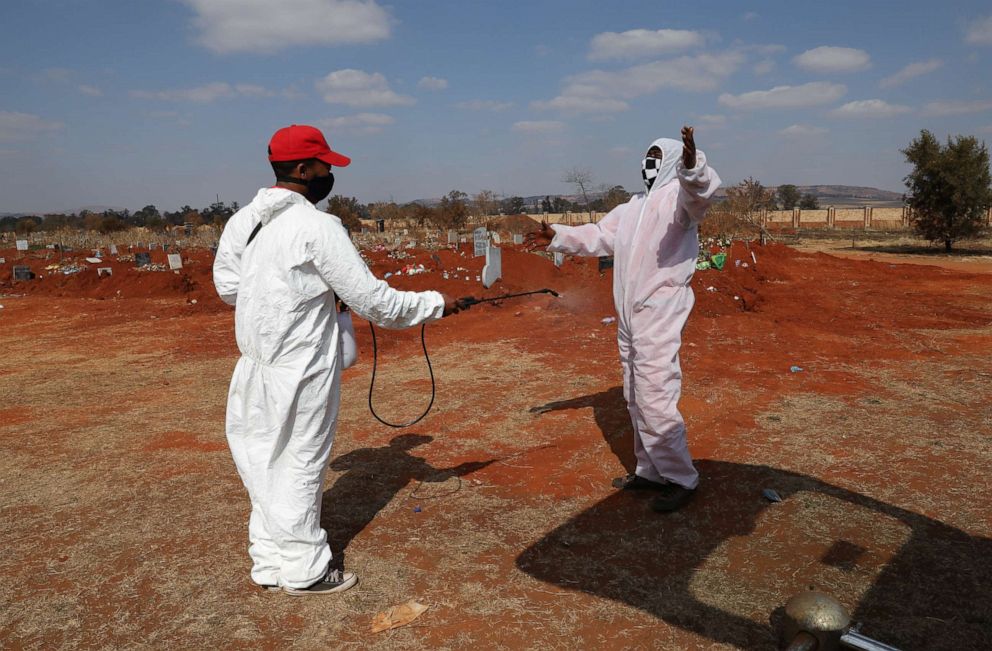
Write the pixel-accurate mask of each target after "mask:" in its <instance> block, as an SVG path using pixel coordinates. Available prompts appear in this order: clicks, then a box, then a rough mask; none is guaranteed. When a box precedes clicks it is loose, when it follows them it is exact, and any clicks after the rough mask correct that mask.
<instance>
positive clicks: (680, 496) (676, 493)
mask: <svg viewBox="0 0 992 651" xmlns="http://www.w3.org/2000/svg"><path fill="white" fill-rule="evenodd" d="M695 494H696V489H695V488H685V487H683V486H679V485H678V484H666V485H665V488H664V490H662V491H661V494H660V495H659V496H658V497H656V498H654V500H653V501H652V502H651V509H652V510H654V511H657V512H658V513H671V512H672V511H678V510H679V509H680V508H682V507H683V506H685V505H686V504H687V503H688V502H689V500H691V499H692V496H693V495H695Z"/></svg>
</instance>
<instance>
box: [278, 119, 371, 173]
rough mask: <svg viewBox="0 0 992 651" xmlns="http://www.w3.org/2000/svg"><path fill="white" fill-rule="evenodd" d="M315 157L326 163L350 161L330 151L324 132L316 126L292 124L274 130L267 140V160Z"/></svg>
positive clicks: (344, 164) (342, 163)
mask: <svg viewBox="0 0 992 651" xmlns="http://www.w3.org/2000/svg"><path fill="white" fill-rule="evenodd" d="M307 158H316V159H317V160H321V161H324V162H325V163H327V164H328V165H336V166H338V167H346V166H347V165H348V164H349V163H351V159H350V158H348V157H347V156H344V155H342V154H339V153H337V152H336V151H331V148H330V147H329V146H328V144H327V140H325V139H324V134H322V133H321V132H320V129H317V128H316V127H311V126H307V125H305V124H294V125H292V126H288V127H283V128H282V129H279V130H278V131H276V132H275V134H273V136H272V140H270V141H269V160H270V161H276V162H278V161H287V160H306V159H307Z"/></svg>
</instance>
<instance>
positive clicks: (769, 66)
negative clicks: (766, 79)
mask: <svg viewBox="0 0 992 651" xmlns="http://www.w3.org/2000/svg"><path fill="white" fill-rule="evenodd" d="M752 70H753V71H754V74H756V75H758V76H759V77H763V76H765V75H767V74H770V73H771V72H772V71H773V70H775V61H773V60H772V59H764V60H763V61H759V62H757V63H756V64H754V68H752Z"/></svg>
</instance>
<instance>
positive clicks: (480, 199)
mask: <svg viewBox="0 0 992 651" xmlns="http://www.w3.org/2000/svg"><path fill="white" fill-rule="evenodd" d="M472 203H473V204H474V207H475V212H476V213H477V215H478V216H479V217H485V216H486V215H492V214H493V213H494V212H496V208H497V206H499V199H497V198H496V193H495V192H493V191H492V190H481V191H480V192H479V194H477V195H475V196H474V197H472Z"/></svg>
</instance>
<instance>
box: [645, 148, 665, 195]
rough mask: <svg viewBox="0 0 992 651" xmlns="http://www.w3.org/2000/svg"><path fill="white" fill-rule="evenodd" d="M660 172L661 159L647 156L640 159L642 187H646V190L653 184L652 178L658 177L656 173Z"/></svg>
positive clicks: (649, 189)
mask: <svg viewBox="0 0 992 651" xmlns="http://www.w3.org/2000/svg"><path fill="white" fill-rule="evenodd" d="M660 172H661V159H660V158H652V157H650V156H649V157H647V158H645V159H644V160H642V161H641V177H642V178H643V179H644V187H645V188H647V190H648V192H650V191H651V186H652V185H653V184H654V180H655V179H656V178H658V174H659V173H660Z"/></svg>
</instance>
